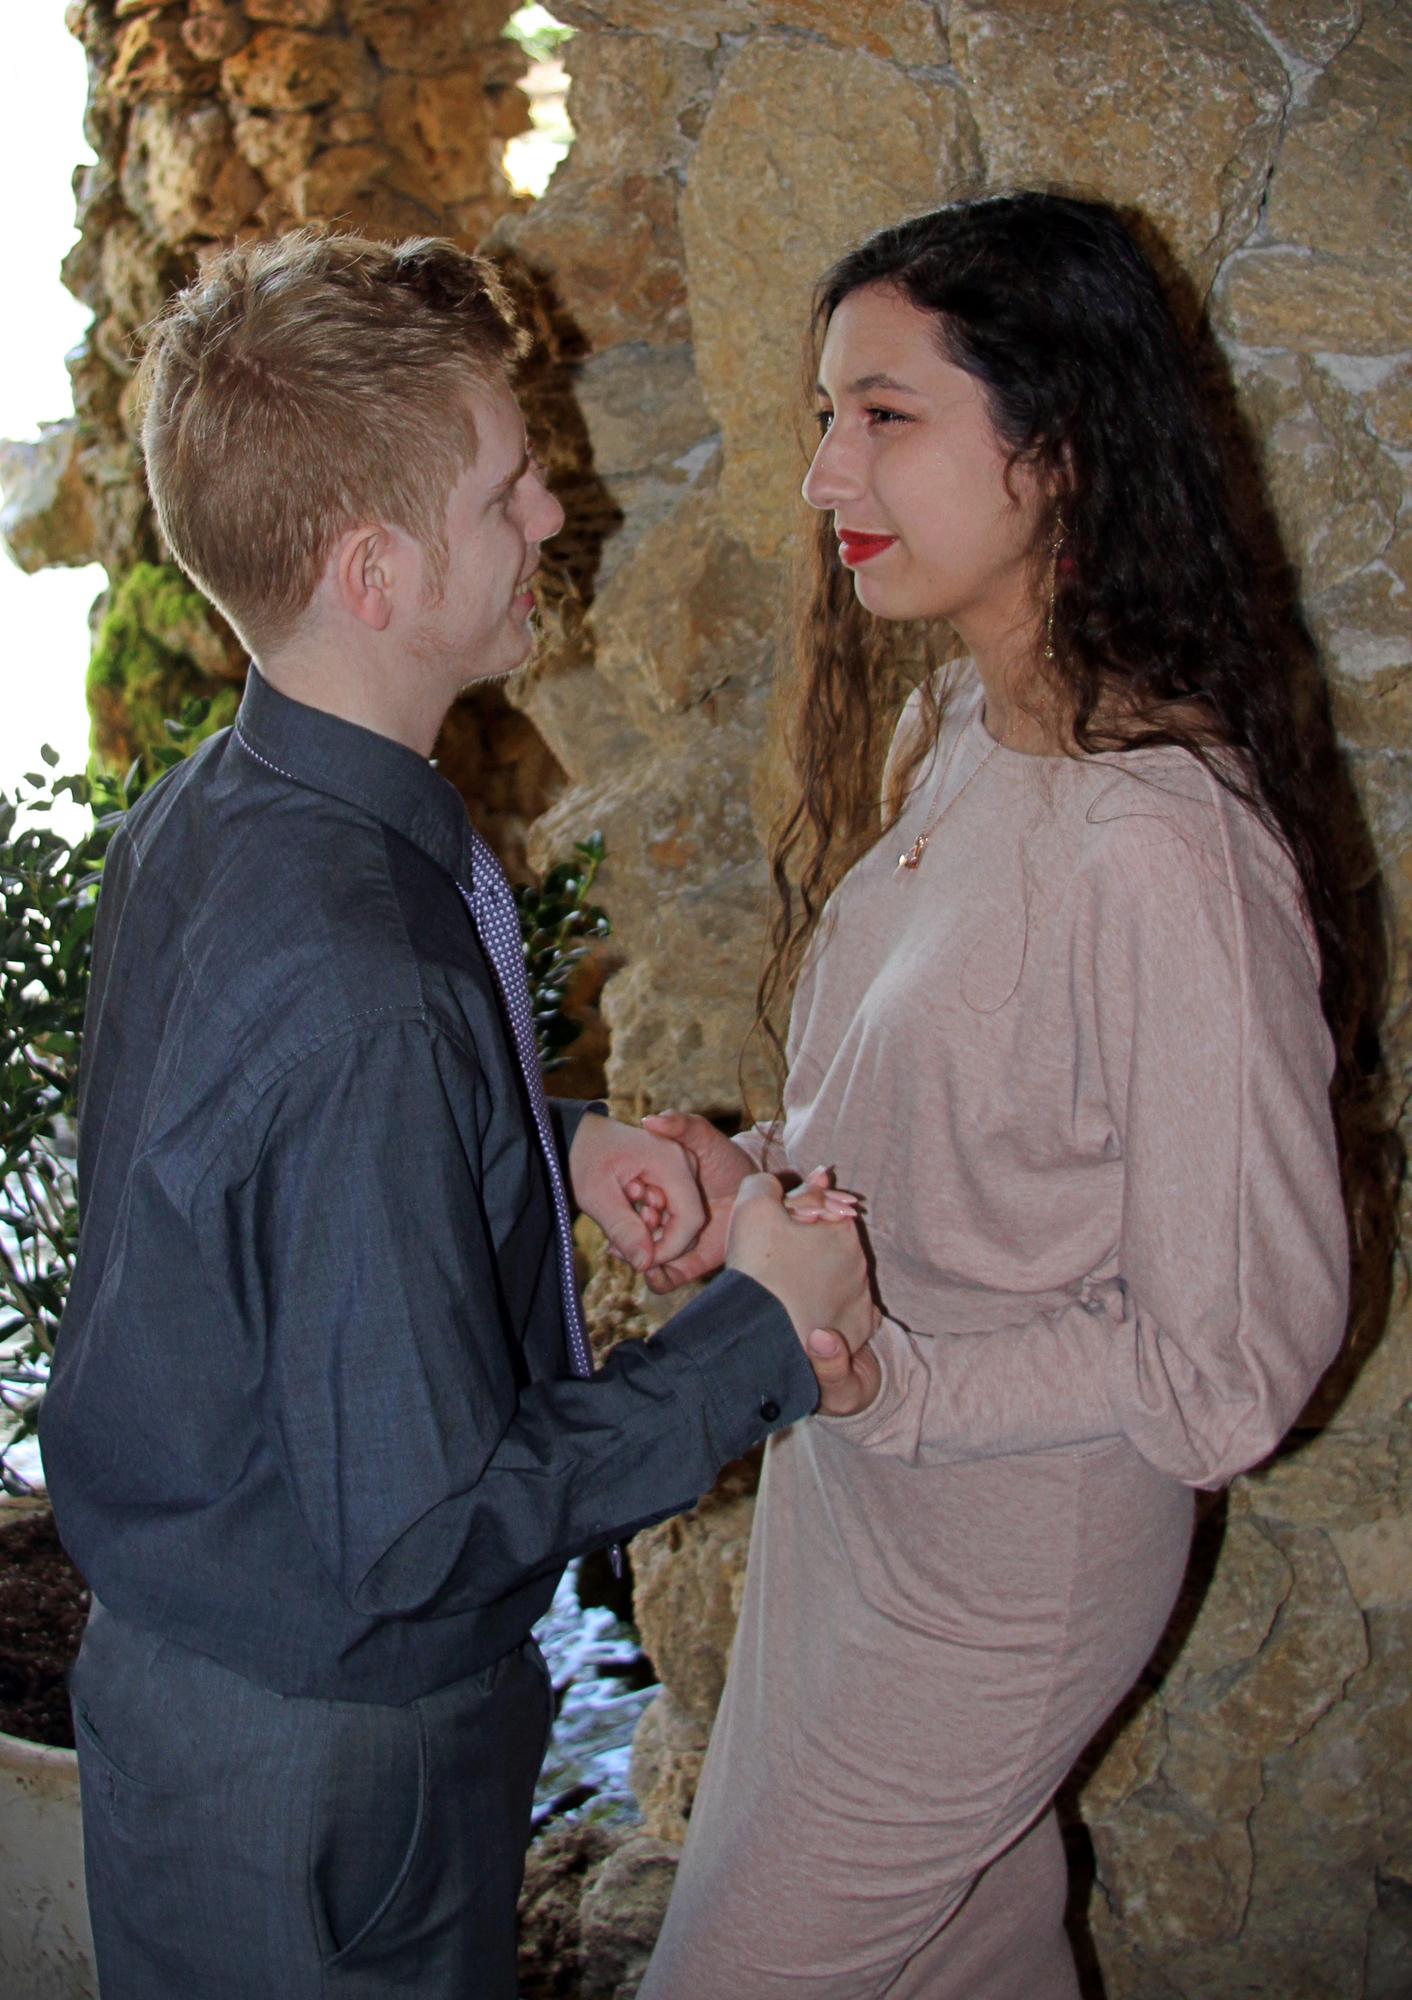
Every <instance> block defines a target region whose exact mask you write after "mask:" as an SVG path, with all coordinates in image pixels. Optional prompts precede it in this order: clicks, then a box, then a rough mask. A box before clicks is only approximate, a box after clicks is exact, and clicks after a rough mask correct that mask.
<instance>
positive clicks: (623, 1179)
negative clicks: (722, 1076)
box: [569, 1111, 749, 1290]
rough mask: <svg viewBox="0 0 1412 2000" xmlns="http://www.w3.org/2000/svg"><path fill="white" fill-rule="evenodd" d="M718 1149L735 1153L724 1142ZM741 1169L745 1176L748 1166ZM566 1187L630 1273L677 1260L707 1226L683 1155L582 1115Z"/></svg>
mask: <svg viewBox="0 0 1412 2000" xmlns="http://www.w3.org/2000/svg"><path fill="white" fill-rule="evenodd" d="M702 1122H703V1123H704V1120H703V1121H702ZM717 1136H719V1134H718V1135H717ZM721 1143H722V1144H723V1145H725V1146H727V1147H730V1150H731V1151H732V1152H734V1151H735V1150H736V1149H735V1148H734V1147H733V1146H731V1145H730V1141H729V1140H728V1139H723V1140H722V1141H721ZM745 1165H746V1170H747V1171H748V1170H749V1162H748V1161H746V1163H745ZM569 1179H570V1181H571V1182H572V1183H573V1190H574V1200H575V1201H576V1202H577V1203H578V1205H579V1207H580V1208H581V1209H582V1210H583V1212H584V1214H585V1215H591V1216H592V1217H593V1220H594V1221H595V1222H596V1223H597V1224H598V1227H599V1228H600V1229H601V1230H602V1231H603V1234H604V1235H605V1236H606V1237H607V1238H608V1241H609V1242H610V1243H611V1244H612V1246H613V1248H614V1249H615V1250H616V1251H617V1253H618V1255H619V1256H620V1257H621V1258H623V1260H624V1261H625V1262H626V1263H628V1264H631V1265H632V1267H633V1269H634V1270H635V1271H646V1270H648V1269H649V1268H650V1267H651V1266H652V1265H653V1264H654V1263H663V1264H665V1263H666V1262H667V1261H668V1260H670V1259H674V1258H679V1257H681V1256H682V1255H683V1254H684V1253H685V1252H686V1251H688V1250H689V1249H690V1248H691V1246H692V1244H694V1243H695V1242H696V1241H697V1239H698V1237H699V1236H700V1235H701V1231H702V1228H703V1226H704V1225H705V1223H706V1220H707V1215H706V1208H705V1205H704V1203H703V1202H702V1198H701V1194H700V1191H699V1189H698V1188H697V1185H696V1171H695V1165H694V1162H693V1160H692V1158H691V1156H690V1155H689V1154H687V1153H686V1152H685V1151H684V1150H683V1149H682V1147H680V1146H679V1145H677V1144H676V1143H675V1141H674V1140H672V1139H669V1138H664V1137H662V1136H661V1135H660V1134H658V1133H656V1132H644V1131H643V1130H642V1129H641V1127H640V1126H637V1125H622V1124H619V1122H618V1120H617V1119H616V1118H600V1117H599V1116H598V1115H597V1113H596V1112H592V1111H590V1112H586V1113H585V1114H584V1116H583V1117H582V1118H580V1120H579V1122H578V1128H577V1130H576V1131H575V1133H574V1143H573V1145H572V1146H571V1147H570V1148H569ZM639 1210H640V1211H641V1212H640V1213H639ZM661 1289H663V1290H668V1289H670V1287H666V1286H664V1287H661Z"/></svg>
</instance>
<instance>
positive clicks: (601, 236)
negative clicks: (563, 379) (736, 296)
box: [491, 156, 691, 352]
mask: <svg viewBox="0 0 1412 2000" xmlns="http://www.w3.org/2000/svg"><path fill="white" fill-rule="evenodd" d="M570 157H571V160H572V156H570ZM491 244H492V247H494V246H496V245H501V244H503V245H506V246H507V247H511V248H513V249H514V250H515V252H516V254H517V255H518V256H519V257H521V258H522V259H523V260H524V262H525V263H526V264H527V265H528V266H529V267H530V269H531V270H533V271H535V272H536V273H538V274H540V275H542V276H543V277H544V278H545V279H547V281H548V283H549V284H550V285H551V286H552V288H553V290H554V292H555V294H556V296H557V297H558V298H559V299H560V300H561V301H562V303H563V305H564V307H565V309H566V311H567V312H568V314H569V316H570V318H571V319H572V321H573V322H574V325H575V326H576V328H577V330H578V332H579V333H580V334H581V336H582V338H583V339H584V341H585V342H586V343H587V345H588V346H589V347H590V348H593V349H595V350H597V351H600V352H601V351H602V350H603V349H604V348H607V347H612V346H613V345H614V344H615V343H616V342H618V341H620V340H632V341H649V342H653V343H656V344H662V343H666V342H670V341H679V340H686V339H687V338H688V337H689V335H690V331H691V323H690V319H689V317H688V313H687V305H686V282H685V274H684V272H683V269H682V244H681V232H680V228H679V225H678V220H677V193H676V185H675V183H674V182H673V181H672V180H671V179H670V178H669V177H667V176H664V175H657V174H639V173H621V174H618V173H612V174H593V173H586V172H585V173H578V172H573V171H566V172H562V173H559V174H556V175H555V177H554V183H553V186H552V187H551V188H550V190H549V192H548V194H546V195H545V197H544V199H543V200H542V201H539V202H536V203H535V205H534V207H533V208H531V209H529V210H527V211H526V212H525V213H524V214H523V215H522V216H514V217H510V218H507V220H506V221H505V222H503V223H502V224H501V225H500V226H499V227H498V228H497V230H496V231H495V234H494V236H493V237H492V239H491Z"/></svg>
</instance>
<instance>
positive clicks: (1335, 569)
mask: <svg viewBox="0 0 1412 2000" xmlns="http://www.w3.org/2000/svg"><path fill="white" fill-rule="evenodd" d="M1237 380H1238V382H1239V384H1240V387H1241V391H1242V397H1243V402H1244V405H1245V408H1246V410H1247V412H1248V413H1249V415H1250V416H1251V418H1252V420H1253V422H1254V425H1255V429H1256V433H1257V435H1258V436H1259V437H1260V439H1261V441H1262V445H1263V447H1264V465H1265V472H1266V478H1267V480H1268V482H1269V488H1270V496H1271V499H1272V500H1273V502H1274V507H1275V512H1276V514H1277V516H1278V518H1279V523H1280V528H1281V530H1282V533H1283V537H1284V543H1285V547H1286V549H1287V551H1288V553H1289V554H1290V555H1291V556H1292V557H1293V559H1294V562H1295V564H1296V567H1297V569H1298V572H1299V582H1300V586H1301V590H1302V592H1303V594H1305V595H1307V596H1310V597H1313V596H1317V595H1318V594H1319V593H1320V592H1322V591H1325V590H1330V589H1332V588H1333V587H1334V586H1336V585H1338V584H1341V583H1345V582H1347V581H1348V579H1349V578H1350V577H1354V576H1357V575H1358V574H1359V572H1360V571H1362V570H1364V569H1366V568H1367V567H1368V566H1369V565H1370V564H1372V563H1376V562H1377V561H1378V559H1379V557H1380V556H1381V555H1382V554H1383V553H1384V551H1385V550H1386V549H1387V547H1388V545H1389V544H1390V542H1391V541H1392V539H1393V535H1394V533H1395V531H1396V527H1397V517H1398V513H1399V511H1400V509H1401V506H1402V499H1403V477H1402V473H1401V470H1400V468H1399V467H1398V465H1397V464H1396V462H1395V461H1394V460H1393V459H1392V458H1391V457H1390V456H1389V454H1388V453H1387V452H1385V451H1383V450H1380V449H1379V447H1378V444H1377V442H1376V441H1375V439H1374V438H1373V437H1372V436H1371V435H1370V433H1369V429H1368V428H1367V427H1366V426H1365V424H1364V422H1363V407H1362V403H1361V400H1360V399H1359V398H1358V397H1357V396H1356V395H1355V394H1354V393H1353V392H1352V391H1351V390H1349V389H1347V388H1345V387H1344V385H1343V384H1342V383H1341V382H1340V381H1339V379H1338V377H1337V376H1336V375H1335V374H1333V373H1332V372H1331V371H1330V370H1329V369H1328V368H1327V367H1326V366H1321V365H1320V363H1319V362H1318V361H1317V360H1315V359H1313V358H1312V357H1309V356H1305V355H1293V354H1280V355H1274V356H1269V355H1259V356H1254V355H1252V356H1250V357H1249V358H1248V359H1246V360H1245V363H1244V365H1243V366H1242V368H1241V370H1240V373H1239V374H1238V376H1237Z"/></svg>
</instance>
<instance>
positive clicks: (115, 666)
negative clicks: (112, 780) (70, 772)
mask: <svg viewBox="0 0 1412 2000" xmlns="http://www.w3.org/2000/svg"><path fill="white" fill-rule="evenodd" d="M230 657H231V649H230V645H229V642H228V641H227V639H226V637H225V636H224V632H223V629H222V627H221V625H220V623H219V621H218V619H217V616H216V614H215V612H214V611H213V610H212V609H211V607H210V605H209V604H207V602H206V600H205V598H204V597H202V595H201V593H200V592H199V591H198V590H196V589H195V588H194V587H193V586H192V585H191V584H190V583H189V582H188V581H187V579H186V578H185V576H183V575H182V573H181V571H180V570H179V569H177V568H176V567H175V566H174V565H172V564H169V563H138V564H136V565H135V566H134V567H133V568H132V569H130V570H129V571H128V573H127V575H126V576H124V577H122V578H120V579H119V581H118V582H117V583H116V584H115V585H114V586H113V588H112V590H111V591H110V593H109V597H108V603H107V607H106V609H105V611H104V613H103V617H102V621H101V623H100V624H99V627H98V638H97V643H96V645H95V647H94V650H93V656H92V658H91V660H90V661H89V665H88V682H87V689H88V711H89V715H90V716H91V718H92V723H93V736H92V744H93V758H94V763H95V764H96V765H98V766H100V767H106V768H108V769H112V770H125V769H126V768H127V767H128V766H129V765H130V764H132V763H134V762H135V761H137V760H139V759H145V758H148V757H150V756H151V754H152V753H153V752H154V751H155V750H157V749H159V748H161V747H163V746H164V745H166V744H167V743H168V742H169V741H170V738H169V736H168V733H167V731H166V728H165V724H166V720H167V718H168V717H169V716H175V715H179V714H180V713H181V712H182V710H183V709H184V708H185V706H186V705H187V703H188V702H191V701H193V700H200V699H208V700H209V701H210V703H211V707H210V711H209V713H208V714H207V716H206V718H205V720H204V722H203V723H202V724H201V726H200V728H199V730H197V731H193V733H192V737H191V740H190V742H189V743H188V744H187V746H186V747H187V748H189V749H190V748H194V747H195V745H196V743H197V742H200V741H202V740H203V739H204V738H205V737H207V736H210V735H211V734H213V732H214V731H216V730H217V729H223V728H224V727H225V726H226V724H227V723H229V722H230V721H231V720H232V718H233V717H234V715H235V711H236V707H237V705H238V703H239V699H240V693H239V689H238V688H237V687H235V686H234V685H233V684H232V683H231V682H230V681H229V680H228V679H225V678H224V676H225V674H226V673H228V671H229V660H230Z"/></svg>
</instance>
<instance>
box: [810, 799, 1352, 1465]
mask: <svg viewBox="0 0 1412 2000" xmlns="http://www.w3.org/2000/svg"><path fill="white" fill-rule="evenodd" d="M1241 811H1242V809H1240V808H1230V809H1227V808H1224V807H1219V806H1218V807H1217V808H1216V809H1215V813H1214V819H1215V823H1216V826H1217V828H1218V833H1215V834H1213V832H1212V828H1211V825H1210V821H1211V819H1212V817H1213V816H1212V814H1210V813H1209V812H1208V814H1207V821H1208V824H1207V825H1206V827H1205V828H1204V831H1203V834H1202V835H1201V836H1200V837H1198V836H1196V835H1195V834H1193V833H1192V832H1191V831H1190V829H1183V828H1182V826H1181V825H1180V824H1174V823H1173V822H1172V821H1170V820H1168V819H1166V818H1163V817H1161V816H1158V815H1151V816H1148V815H1141V814H1138V815H1133V816H1132V817H1129V818H1125V819H1121V820H1114V821H1113V822H1111V823H1110V824H1109V825H1108V826H1107V827H1105V828H1104V829H1103V834H1102V840H1101V843H1100V847H1099V857H1098V865H1096V866H1094V867H1093V868H1091V869H1088V870H1086V871H1085V873H1084V876H1083V877H1082V879H1080V880H1079V881H1078V882H1077V884H1076V886H1075V888H1074V890H1073V891H1072V892H1071V893H1072V894H1073V898H1074V927H1073V957H1072V962H1071V963H1072V971H1071V983H1072V986H1073V989H1074V994H1075V1001H1074V1005H1075V1016H1076V1038H1077V1043H1078V1047H1077V1050H1076V1061H1078V1062H1079V1063H1085V1062H1087V1063H1089V1064H1090V1065H1096V1071H1097V1074H1098V1076H1099V1078H1100V1079H1101V1086H1102V1091H1103V1095H1104V1098H1105V1101H1106V1103H1107V1106H1108V1110H1109V1115H1110V1117H1111V1121H1112V1128H1113V1132H1114V1135H1115V1142H1116V1144H1117V1146H1118V1148H1119V1153H1120V1157H1121V1160H1122V1163H1123V1200H1122V1216H1121V1225H1120V1232H1119V1240H1118V1245H1117V1256H1116V1271H1117V1275H1116V1276H1111V1277H1109V1276H1105V1277H1101V1278H1097V1279H1095V1280H1093V1281H1091V1282H1089V1283H1087V1284H1085V1285H1083V1286H1082V1287H1081V1288H1079V1290H1078V1292H1077V1294H1076V1296H1075V1298H1074V1300H1073V1302H1072V1303H1071V1304H1068V1305H1065V1306H1064V1307H1062V1308H1061V1309H1059V1310H1056V1311H1052V1312H1046V1313H1043V1314H1039V1315H1036V1316H1034V1317H1032V1318H1027V1319H1024V1320H1021V1321H1018V1322H1016V1323H1015V1324H1012V1325H1008V1326H1002V1327H1000V1328H998V1329H996V1330H994V1331H990V1332H985V1333H966V1334H960V1335H957V1334H937V1335H931V1336H928V1335H927V1334H926V1333H925V1332H923V1331H920V1330H917V1329H908V1328H904V1327H902V1326H901V1325H899V1324H898V1323H897V1322H896V1321H887V1322H885V1323H884V1326H883V1328H882V1330H881V1331H880V1333H879V1335H878V1337H877V1341H876V1343H875V1351H876V1352H877V1353H878V1355H879V1359H880V1360H881V1362H882V1365H883V1378H884V1379H883V1387H882V1390H881V1391H880V1393H879V1395H878V1396H877V1398H876V1399H875V1400H874V1402H873V1404H872V1405H871V1406H870V1408H869V1409H868V1410H866V1411H864V1412H862V1413H860V1414H859V1415H858V1416H856V1417H851V1418H847V1419H841V1420H840V1419H821V1421H827V1422H828V1423H829V1425H830V1428H831V1429H833V1430H836V1431H838V1432H839V1433H841V1434H843V1435H845V1436H847V1437H849V1438H851V1439H852V1440H854V1441H855V1442H857V1443H858V1444H859V1445H860V1446H863V1447H865V1448H867V1449H870V1450H877V1451H884V1452H888V1453H890V1454H893V1455H895V1456H898V1457H900V1458H903V1459H907V1460H912V1461H916V1462H940V1461H946V1460H953V1459H960V1458H968V1457H975V1456H992V1455H998V1454H1002V1453H1010V1452H1025V1451H1038V1450H1046V1449H1053V1448H1056V1447H1061V1446H1068V1445H1075V1444H1080V1443H1084V1442H1090V1441H1096V1440H1101V1439H1105V1438H1114V1437H1118V1436H1125V1437H1126V1438H1128V1439H1129V1441H1130V1442H1131V1443H1132V1444H1133V1445H1134V1446H1135V1447H1136V1449H1137V1450H1138V1451H1139V1452H1141V1453H1142V1454H1143V1456H1144V1457H1145V1458H1147V1459H1149V1460H1150V1461H1151V1463H1152V1464H1154V1465H1156V1466H1157V1467H1159V1468H1160V1469H1161V1470H1163V1471H1165V1472H1168V1473H1171V1474H1172V1475H1173V1476H1175V1477H1176V1478H1178V1479H1181V1480H1184V1481H1186V1482H1187V1483H1189V1484H1191V1485H1195V1486H1210V1487H1215V1486H1219V1485H1222V1484H1224V1483H1225V1482H1226V1481H1227V1480H1229V1479H1231V1478H1232V1477H1234V1475H1235V1474H1236V1473H1238V1472H1241V1471H1243V1470H1245V1469H1246V1468H1248V1467H1249V1466H1251V1465H1254V1464H1256V1463H1258V1462H1259V1461H1260V1460H1261V1459H1262V1458H1264V1457H1266V1456H1267V1455H1268V1454H1269V1453H1270V1452H1271V1451H1272V1450H1273V1449H1274V1447H1275V1446H1276V1445H1277V1444H1278V1443H1279V1441H1280V1439H1281V1437H1282V1436H1283V1435H1284V1433H1285V1432H1286V1430H1287V1429H1288V1428H1289V1426H1290V1425H1291V1424H1292V1423H1293V1422H1294V1420H1295V1419H1296V1417H1297V1416H1298V1414H1299V1412H1300V1410H1301V1408H1302V1407H1303V1405H1304V1403H1305V1402H1306V1401H1307V1399H1308V1397H1309V1395H1310V1393H1311V1391H1312V1390H1313V1388H1314V1386H1315V1384H1316V1383H1317V1381H1318V1379H1319V1377H1320V1375H1321V1374H1322V1373H1323V1371H1324V1369H1325V1368H1326V1367H1327V1366H1328V1364H1329V1362H1330V1361H1331V1360H1332V1358H1333V1356H1334V1354H1335V1353H1336V1351H1337V1349H1338V1346H1339V1343H1340V1341H1341V1338H1342V1334H1343V1328H1344V1321H1345V1315H1346V1311H1347V1239H1346V1229H1345V1222H1344V1211H1343V1205H1342V1200H1341V1195H1340V1185H1339V1173H1338V1162H1337V1154H1336V1147H1335V1141H1334V1133H1333V1126H1332V1118H1331V1114H1330V1108H1329V1098H1328V1082H1329V1076H1330V1069H1331V1050H1330V1041H1329V1036H1328V1032H1327V1029H1326V1027H1325V1024H1324V1021H1323V1016H1322V1013H1321V1010H1320V1006H1319V996H1318V980H1317V971H1316V967H1315V964H1314V961H1313V953H1312V950H1311V947H1310V944H1309V941H1308V937H1307V934H1306V931H1305V929H1304V926H1303V924H1302V922H1301V921H1300V920H1299V918H1298V917H1297V916H1296V915H1295V913H1294V907H1293V889H1292V883H1291V882H1290V879H1289V876H1288V874H1287V872H1283V865H1282V863H1280V864H1279V865H1277V863H1276V859H1275V857H1273V856H1272V855H1271V854H1270V853H1269V852H1268V851H1267V850H1268V849H1269V847H1270V845H1271V844H1270V843H1269V842H1268V840H1267V838H1266V836H1265V835H1264V834H1263V832H1261V831H1260V830H1258V829H1255V828H1253V827H1250V826H1241V825H1240V823H1239V820H1237V821H1236V823H1235V824H1233V823H1232V821H1233V817H1234V816H1235V815H1239V814H1240V813H1241ZM1261 843H1263V847H1262V845H1261Z"/></svg>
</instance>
